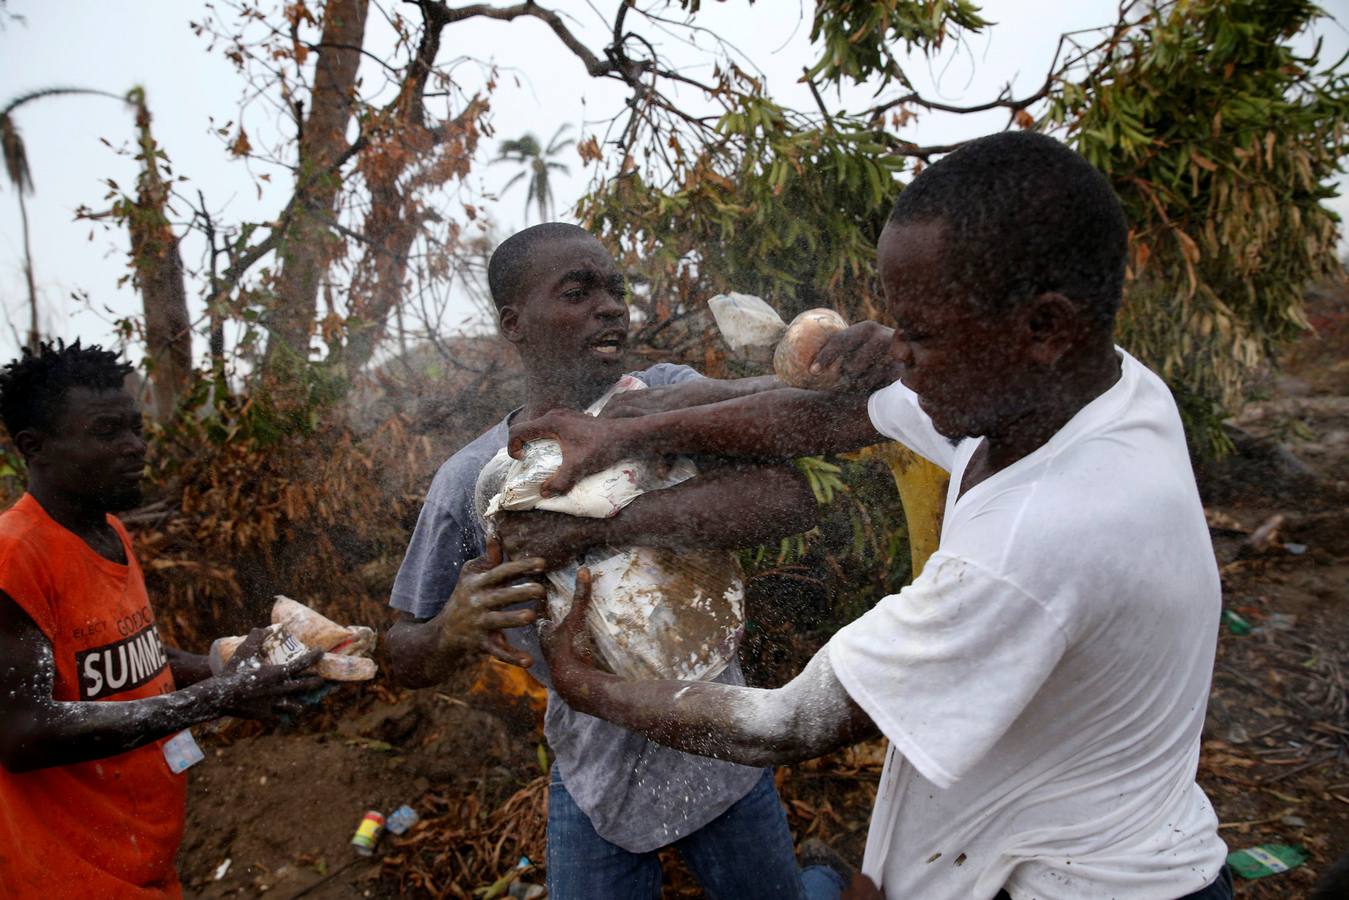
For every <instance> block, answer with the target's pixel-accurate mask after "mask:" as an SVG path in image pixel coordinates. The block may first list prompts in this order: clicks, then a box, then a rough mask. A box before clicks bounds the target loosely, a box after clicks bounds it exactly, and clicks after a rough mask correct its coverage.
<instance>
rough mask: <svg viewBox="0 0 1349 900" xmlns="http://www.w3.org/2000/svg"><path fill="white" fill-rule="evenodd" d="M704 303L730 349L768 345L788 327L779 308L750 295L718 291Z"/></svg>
mask: <svg viewBox="0 0 1349 900" xmlns="http://www.w3.org/2000/svg"><path fill="white" fill-rule="evenodd" d="M707 305H708V307H709V308H710V309H711V310H712V318H713V319H716V321H717V329H718V330H719V331H720V332H721V336H722V337H723V338H725V339H726V343H727V344H728V345H730V348H731V349H732V350H736V351H739V350H743V349H744V348H746V347H771V346H773V345H774V344H776V343H777V342H778V339H779V338H781V337H782V334H783V332H785V331H786V330H787V323H786V322H784V321H782V316H780V315H778V311H777V310H775V309H774V308H773V307H771V306H769V305H768V304H767V303H765V302H764V301H763V300H762V299H761V298H759V297H756V296H754V295H753V294H737V293H735V292H734V291H732V292H731V293H729V294H718V295H717V296H715V297H713V298H712V299H711V300H708V301H707Z"/></svg>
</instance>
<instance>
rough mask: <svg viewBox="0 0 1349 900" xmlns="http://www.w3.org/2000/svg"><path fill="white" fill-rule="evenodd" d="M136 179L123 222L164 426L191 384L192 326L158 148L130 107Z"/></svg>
mask: <svg viewBox="0 0 1349 900" xmlns="http://www.w3.org/2000/svg"><path fill="white" fill-rule="evenodd" d="M136 128H137V130H138V131H139V133H140V150H141V154H140V155H141V174H140V178H139V180H138V184H137V190H136V205H135V207H134V208H133V209H131V211H130V215H128V217H127V225H128V228H129V230H130V231H131V257H132V263H133V265H134V267H135V273H136V285H137V287H139V288H140V292H141V299H142V301H143V302H144V304H145V344H146V353H147V355H148V358H149V361H150V365H149V370H150V385H151V387H152V388H153V391H154V410H155V418H156V419H157V420H158V421H160V422H166V421H168V419H169V418H170V417H172V416H173V413H174V411H175V410H176V409H177V408H178V401H179V400H180V399H182V396H183V394H184V392H185V391H186V390H187V388H188V385H189V384H190V383H191V381H192V323H191V320H190V319H189V318H188V314H187V286H186V284H185V283H184V278H183V258H182V254H181V253H179V250H178V237H177V235H175V234H174V233H173V228H172V226H171V225H170V224H169V218H168V199H169V188H168V185H166V184H165V183H164V179H163V178H162V177H161V176H160V173H159V157H158V155H157V152H158V146H157V145H156V144H155V139H154V136H153V135H152V134H151V133H150V111H149V109H147V108H146V106H145V103H144V101H143V100H142V101H141V102H140V103H138V104H137V107H136Z"/></svg>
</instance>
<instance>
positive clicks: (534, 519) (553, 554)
mask: <svg viewBox="0 0 1349 900" xmlns="http://www.w3.org/2000/svg"><path fill="white" fill-rule="evenodd" d="M818 520H819V506H818V504H816V502H815V498H814V497H813V496H812V495H811V493H810V489H809V488H808V487H807V486H806V483H805V479H804V478H803V477H802V476H801V474H800V473H799V472H798V471H796V469H795V468H794V467H792V466H778V465H757V464H753V463H730V464H726V465H721V466H716V467H714V468H709V469H707V470H706V471H704V472H702V473H700V474H699V475H698V476H697V477H696V478H691V479H689V480H688V481H685V482H683V483H681V484H677V485H675V486H674V487H671V488H665V489H664V490H659V491H649V492H647V493H645V494H643V495H642V496H640V497H638V498H637V499H636V500H634V501H632V503H630V504H628V505H627V506H626V507H624V508H623V510H622V511H621V512H619V513H618V515H616V516H613V517H611V518H608V519H591V518H585V517H582V516H569V515H564V514H562V513H553V512H546V511H535V512H521V513H502V514H500V515H499V516H498V518H497V523H496V528H497V532H498V534H500V535H501V539H502V541H503V543H504V544H505V549H506V555H507V557H508V558H514V557H519V556H524V555H530V556H541V557H543V558H544V559H546V560H548V563H549V565H551V566H560V565H565V564H567V563H570V562H572V561H574V560H575V558H576V557H577V556H578V555H579V554H581V553H584V552H585V551H586V550H588V549H590V548H591V547H598V546H602V545H606V544H607V545H610V546H637V547H665V548H669V549H672V550H689V549H716V550H722V549H724V550H735V549H739V548H741V547H753V546H756V545H758V544H764V543H770V542H772V541H776V540H779V539H781V538H783V537H786V536H787V535H791V534H799V533H801V532H803V531H809V530H810V529H812V528H814V527H815V525H816V523H817V522H818Z"/></svg>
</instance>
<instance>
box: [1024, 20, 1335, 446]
mask: <svg viewBox="0 0 1349 900" xmlns="http://www.w3.org/2000/svg"><path fill="white" fill-rule="evenodd" d="M1318 12H1319V11H1318V10H1317V8H1316V7H1315V6H1313V5H1312V4H1311V3H1307V2H1302V0H1294V2H1289V0H1207V2H1183V3H1182V2H1165V3H1154V4H1153V5H1152V6H1150V7H1149V9H1148V10H1147V13H1146V15H1145V16H1143V17H1142V18H1141V19H1140V20H1139V21H1138V22H1137V23H1136V24H1135V25H1134V26H1133V27H1132V28H1131V29H1130V30H1129V31H1128V32H1127V33H1126V34H1124V35H1123V37H1122V39H1121V40H1120V41H1119V42H1118V43H1111V44H1108V45H1107V46H1106V47H1105V48H1103V49H1102V51H1101V52H1102V54H1105V55H1106V57H1107V58H1106V59H1105V60H1103V62H1104V63H1105V64H1104V65H1103V66H1099V67H1098V70H1097V71H1095V72H1093V73H1092V74H1090V75H1089V76H1088V77H1087V78H1085V79H1083V80H1082V81H1080V82H1073V81H1071V80H1066V79H1065V80H1064V82H1063V83H1062V84H1061V85H1060V86H1059V90H1058V91H1056V92H1055V94H1054V95H1052V97H1051V101H1050V103H1049V107H1048V110H1047V111H1046V113H1045V114H1044V116H1043V117H1042V119H1041V122H1040V124H1041V126H1043V127H1046V128H1050V129H1059V128H1061V129H1063V130H1065V131H1066V134H1067V136H1068V138H1069V139H1070V141H1071V142H1072V143H1073V144H1074V146H1076V147H1077V149H1078V150H1079V151H1080V152H1081V153H1082V154H1083V155H1084V156H1086V157H1087V159H1088V160H1090V161H1091V162H1092V164H1093V165H1095V166H1097V167H1098V168H1099V169H1101V170H1102V171H1103V172H1105V173H1106V174H1107V175H1108V176H1109V177H1110V178H1111V180H1112V182H1113V184H1114V186H1115V190H1116V191H1117V192H1118V193H1119V195H1120V197H1121V199H1122V200H1123V202H1124V205H1125V210H1126V213H1127V215H1128V217H1129V221H1130V223H1131V225H1132V226H1133V231H1132V234H1131V248H1130V249H1131V256H1130V262H1131V266H1130V278H1131V283H1130V286H1129V289H1128V292H1127V300H1126V305H1125V309H1124V313H1123V315H1122V317H1121V321H1120V339H1121V341H1122V342H1123V343H1124V344H1125V346H1126V347H1128V349H1129V350H1130V351H1131V352H1134V353H1136V354H1137V355H1139V356H1140V357H1141V358H1142V359H1143V360H1144V361H1146V362H1147V363H1148V364H1149V365H1151V366H1152V367H1153V368H1155V369H1157V370H1158V371H1159V372H1160V373H1161V374H1162V375H1163V376H1164V377H1165V378H1166V379H1167V381H1168V382H1169V383H1170V384H1171V386H1172V389H1173V390H1174V391H1175V392H1176V395H1177V397H1178V399H1179V401H1180V404H1181V408H1182V411H1183V412H1184V414H1185V416H1186V419H1187V422H1188V424H1189V425H1190V427H1191V434H1192V437H1193V438H1194V440H1195V441H1196V443H1197V444H1198V445H1199V447H1198V449H1200V450H1201V451H1213V450H1221V449H1223V440H1224V439H1223V438H1222V436H1221V431H1220V430H1219V428H1218V423H1219V422H1220V421H1221V419H1222V417H1223V415H1224V413H1225V411H1226V410H1229V409H1232V408H1234V407H1235V406H1236V405H1238V404H1239V403H1240V402H1241V400H1242V399H1243V387H1244V384H1245V381H1246V378H1247V376H1248V375H1249V374H1250V373H1251V372H1252V371H1253V370H1254V369H1256V368H1258V367H1260V366H1262V365H1263V364H1265V363H1266V361H1267V360H1268V358H1269V356H1270V354H1271V353H1272V352H1273V351H1275V350H1276V349H1277V348H1278V347H1279V346H1280V345H1281V344H1282V343H1283V342H1285V341H1287V340H1288V339H1289V338H1290V337H1292V336H1294V335H1296V334H1297V333H1298V332H1299V331H1301V330H1302V329H1303V328H1305V327H1306V321H1305V318H1304V316H1303V312H1302V294H1303V291H1304V290H1305V288H1306V286H1307V284H1308V283H1309V282H1310V281H1311V280H1313V279H1318V278H1326V277H1329V276H1331V275H1333V274H1335V273H1337V272H1338V270H1339V264H1338V263H1337V261H1336V260H1335V256H1334V249H1335V242H1336V226H1337V224H1338V219H1337V217H1336V216H1335V214H1334V213H1333V212H1331V211H1330V210H1329V209H1327V208H1326V207H1325V206H1323V205H1322V202H1323V201H1324V200H1326V199H1327V198H1329V197H1330V196H1332V195H1333V193H1334V192H1333V189H1332V188H1331V187H1330V186H1329V184H1330V181H1331V179H1332V178H1333V176H1334V175H1335V173H1336V172H1338V171H1340V170H1341V169H1342V158H1343V155H1344V152H1345V141H1346V128H1347V127H1349V70H1346V69H1345V67H1344V66H1343V65H1340V64H1339V63H1337V64H1336V65H1335V66H1331V67H1330V68H1327V69H1324V70H1322V71H1317V68H1316V67H1317V66H1318V64H1319V61H1318V59H1317V58H1316V55H1315V54H1313V55H1311V56H1309V57H1305V58H1304V57H1299V56H1297V55H1296V54H1295V53H1294V52H1293V50H1292V49H1291V48H1290V46H1289V43H1288V42H1289V39H1290V38H1292V37H1294V36H1295V35H1297V34H1299V33H1301V32H1303V31H1304V30H1305V29H1306V28H1307V26H1308V24H1309V23H1310V22H1311V21H1312V20H1313V19H1314V18H1315V17H1316V16H1317V15H1318ZM1340 62H1341V63H1342V62H1343V61H1340ZM1091 64H1095V61H1091Z"/></svg>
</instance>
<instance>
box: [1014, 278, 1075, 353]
mask: <svg viewBox="0 0 1349 900" xmlns="http://www.w3.org/2000/svg"><path fill="white" fill-rule="evenodd" d="M1023 321H1024V323H1025V326H1026V329H1027V332H1028V337H1029V338H1030V341H1029V345H1030V354H1031V359H1032V360H1034V361H1035V362H1037V363H1039V364H1040V365H1042V366H1052V365H1054V364H1055V363H1057V362H1058V361H1059V360H1060V359H1061V358H1062V357H1063V355H1064V354H1065V353H1067V352H1068V351H1070V350H1071V349H1072V348H1073V346H1074V345H1076V344H1077V343H1079V342H1080V341H1082V340H1083V339H1084V337H1085V336H1086V328H1087V322H1086V317H1085V316H1084V315H1083V313H1082V308H1081V306H1079V305H1078V304H1077V303H1074V302H1073V301H1072V300H1069V299H1068V298H1067V297H1065V296H1064V295H1063V294H1060V293H1058V292H1057V291H1046V292H1045V293H1043V294H1040V295H1038V296H1037V297H1036V298H1035V299H1034V300H1032V301H1031V302H1030V303H1029V304H1028V305H1027V307H1026V315H1025V318H1024V320H1023Z"/></svg>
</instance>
